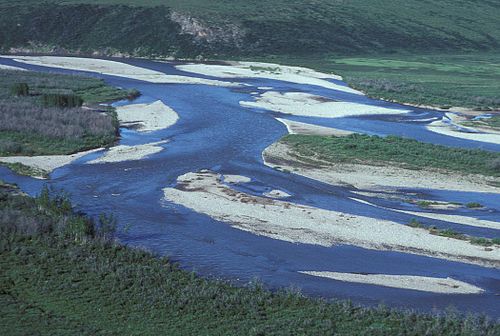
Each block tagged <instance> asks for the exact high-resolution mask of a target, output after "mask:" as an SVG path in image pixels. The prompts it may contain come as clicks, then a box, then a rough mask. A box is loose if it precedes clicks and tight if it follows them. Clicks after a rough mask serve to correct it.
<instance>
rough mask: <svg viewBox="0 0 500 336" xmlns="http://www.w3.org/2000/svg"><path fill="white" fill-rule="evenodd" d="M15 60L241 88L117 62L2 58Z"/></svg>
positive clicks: (145, 78)
mask: <svg viewBox="0 0 500 336" xmlns="http://www.w3.org/2000/svg"><path fill="white" fill-rule="evenodd" d="M1 57H5V58H10V59H14V60H16V61H17V62H21V63H26V64H32V65H40V66H46V67H52V68H62V69H68V70H76V71H90V72H97V73H102V74H105V75H111V76H118V77H125V78H131V79H137V80H141V81H145V82H150V83H163V84H203V85H215V86H239V84H238V83H232V82H223V81H218V80H210V79H203V78H194V77H187V76H178V75H166V74H164V73H162V72H159V71H155V70H150V69H145V68H141V67H138V66H134V65H129V64H125V63H121V62H117V61H109V60H102V59H94V58H81V57H59V56H1Z"/></svg>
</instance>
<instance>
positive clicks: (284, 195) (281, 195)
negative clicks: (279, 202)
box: [263, 189, 292, 198]
mask: <svg viewBox="0 0 500 336" xmlns="http://www.w3.org/2000/svg"><path fill="white" fill-rule="evenodd" d="M263 195H264V196H267V197H271V198H287V197H290V196H292V195H290V194H289V193H287V192H285V191H283V190H278V189H273V190H271V191H268V192H265V193H264V194H263Z"/></svg>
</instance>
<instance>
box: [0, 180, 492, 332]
mask: <svg viewBox="0 0 500 336" xmlns="http://www.w3.org/2000/svg"><path fill="white" fill-rule="evenodd" d="M11 188H12V187H0V211H1V212H2V214H3V216H0V267H1V269H2V272H0V333H1V334H2V335H27V334H38V335H68V334H79V335H95V334H99V335H153V334H163V335H165V334H167V335H174V334H175V335H334V334H335V335H436V336H437V335H497V334H498V332H500V325H499V324H498V323H494V322H491V321H488V320H487V319H485V318H483V317H478V316H467V317H464V316H460V315H457V314H454V313H447V314H443V315H440V316H437V315H426V314H422V313H414V312H406V311H396V310H389V309H386V308H382V307H380V308H363V307H359V306H355V305H352V304H350V303H348V302H345V301H333V302H326V301H324V300H317V299H309V298H306V297H303V296H301V295H300V294H298V293H297V291H293V290H281V291H278V292H276V293H272V292H270V291H268V290H266V289H264V288H263V287H262V286H261V285H259V284H258V283H254V284H251V285H249V286H247V287H234V286H231V285H230V284H228V283H225V282H221V281H216V280H207V279H203V278H200V277H198V276H196V275H195V274H194V273H191V272H187V271H184V270H181V269H179V268H178V267H177V266H176V265H175V264H173V263H171V262H170V261H169V260H168V258H157V257H155V256H153V255H151V254H150V253H147V252H144V251H140V250H134V249H130V248H126V247H123V246H120V245H117V244H115V243H113V242H112V240H110V236H109V235H107V234H106V232H105V233H103V229H102V228H101V225H99V223H96V222H93V221H91V220H89V219H88V218H86V217H83V216H82V215H78V214H74V213H72V211H71V204H69V202H67V200H66V199H65V198H64V197H62V196H57V197H56V198H55V199H54V198H50V197H49V194H48V193H47V192H43V193H42V195H41V196H40V197H39V198H37V199H31V198H28V197H25V196H21V195H16V194H15V193H14V192H12V190H11Z"/></svg>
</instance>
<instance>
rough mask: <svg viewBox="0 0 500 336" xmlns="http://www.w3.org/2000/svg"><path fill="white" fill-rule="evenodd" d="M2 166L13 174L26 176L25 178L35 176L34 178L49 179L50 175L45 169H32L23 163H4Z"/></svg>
mask: <svg viewBox="0 0 500 336" xmlns="http://www.w3.org/2000/svg"><path fill="white" fill-rule="evenodd" d="M2 165H4V166H6V167H8V168H9V169H10V170H12V171H13V172H15V173H17V174H19V175H25V176H33V177H38V178H48V177H49V173H48V172H46V171H45V170H43V169H38V168H35V167H30V166H26V165H24V164H22V163H19V162H15V163H5V162H4V163H2Z"/></svg>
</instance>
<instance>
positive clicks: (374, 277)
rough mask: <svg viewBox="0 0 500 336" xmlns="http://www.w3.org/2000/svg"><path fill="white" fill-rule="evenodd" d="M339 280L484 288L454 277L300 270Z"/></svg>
mask: <svg viewBox="0 0 500 336" xmlns="http://www.w3.org/2000/svg"><path fill="white" fill-rule="evenodd" d="M299 273H302V274H308V275H312V276H316V277H322V278H328V279H333V280H338V281H345V282H355V283H362V284H370V285H378V286H385V287H391V288H402V289H410V290H416V291H422V292H431V293H440V294H479V293H482V292H484V290H483V289H481V288H479V287H476V286H474V285H471V284H468V283H466V282H462V281H458V280H455V279H452V278H432V277H424V276H414V275H389V274H357V273H339V272H313V271H304V272H299Z"/></svg>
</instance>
